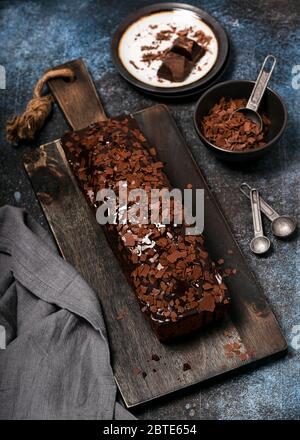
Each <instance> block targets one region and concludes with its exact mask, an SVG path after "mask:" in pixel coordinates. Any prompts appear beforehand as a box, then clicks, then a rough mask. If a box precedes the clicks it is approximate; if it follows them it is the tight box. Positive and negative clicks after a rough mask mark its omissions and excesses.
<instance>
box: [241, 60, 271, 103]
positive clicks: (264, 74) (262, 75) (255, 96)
mask: <svg viewBox="0 0 300 440" xmlns="http://www.w3.org/2000/svg"><path fill="white" fill-rule="evenodd" d="M269 60H272V64H271V66H270V69H269V70H267V69H266V64H267V62H268V61H269ZM275 64H276V58H275V57H274V55H268V56H267V57H266V58H265V60H264V62H263V65H262V67H261V69H260V72H259V75H258V77H257V80H256V82H255V85H254V87H253V90H252V93H251V96H250V98H249V100H248V102H247V105H246V108H248V109H250V110H254V111H255V112H257V110H258V107H259V104H260V101H261V99H262V97H263V94H264V93H265V90H266V88H267V85H268V82H269V80H270V78H271V75H272V72H273V70H274V67H275Z"/></svg>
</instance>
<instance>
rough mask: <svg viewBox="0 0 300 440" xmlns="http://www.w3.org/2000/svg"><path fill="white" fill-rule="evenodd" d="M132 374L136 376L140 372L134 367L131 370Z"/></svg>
mask: <svg viewBox="0 0 300 440" xmlns="http://www.w3.org/2000/svg"><path fill="white" fill-rule="evenodd" d="M132 372H133V374H134V375H135V376H138V375H139V374H141V372H142V370H141V369H140V368H138V367H134V368H133V369H132Z"/></svg>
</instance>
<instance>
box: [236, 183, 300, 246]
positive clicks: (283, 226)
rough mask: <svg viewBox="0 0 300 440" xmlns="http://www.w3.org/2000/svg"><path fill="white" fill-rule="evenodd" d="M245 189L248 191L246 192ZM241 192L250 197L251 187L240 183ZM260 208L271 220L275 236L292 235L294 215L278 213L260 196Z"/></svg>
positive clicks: (294, 223) (295, 224)
mask: <svg viewBox="0 0 300 440" xmlns="http://www.w3.org/2000/svg"><path fill="white" fill-rule="evenodd" d="M246 189H247V190H248V192H246ZM240 190H241V191H242V193H243V194H244V195H245V196H246V197H248V199H249V198H250V195H249V193H250V191H251V187H250V186H249V185H248V184H247V183H246V182H244V183H242V184H241V186H240ZM259 202H260V209H261V211H262V212H263V213H264V214H265V216H266V217H267V218H268V219H269V220H270V221H271V222H272V223H271V231H272V234H273V235H275V236H276V237H280V238H286V237H289V236H290V235H292V233H293V232H294V231H295V229H296V227H297V222H296V220H295V219H294V217H291V216H290V215H279V214H278V213H277V212H276V211H275V210H274V209H273V208H272V207H271V206H270V205H268V203H267V202H265V201H264V199H263V198H262V197H260V200H259Z"/></svg>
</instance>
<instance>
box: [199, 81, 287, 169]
mask: <svg viewBox="0 0 300 440" xmlns="http://www.w3.org/2000/svg"><path fill="white" fill-rule="evenodd" d="M253 86H254V81H243V80H232V81H225V82H222V83H219V84H216V85H215V86H213V87H211V88H210V89H208V90H207V91H206V92H204V93H203V95H202V96H201V97H200V99H199V100H198V102H197V104H196V109H195V113H194V124H195V127H196V130H197V133H198V135H199V137H200V139H201V140H202V142H203V144H204V145H205V146H206V147H207V148H209V149H210V150H211V151H213V153H214V154H215V155H216V156H217V157H218V158H219V159H223V160H226V161H230V162H246V161H249V160H252V159H258V158H259V157H261V156H263V155H264V154H265V153H267V152H268V151H270V150H271V148H272V147H274V145H275V144H276V143H277V142H278V140H279V139H280V138H281V136H282V134H283V132H284V129H285V127H286V123H287V110H286V106H285V104H284V102H283V101H282V99H281V98H280V96H279V95H277V93H275V92H274V91H273V90H271V89H269V88H267V89H266V91H265V93H264V96H263V99H262V102H261V104H260V107H259V112H260V113H265V114H266V115H267V116H268V118H269V119H270V122H271V124H270V128H269V130H268V133H267V135H266V141H267V143H266V145H264V146H263V147H260V148H256V149H255V150H247V151H230V150H226V149H225V148H220V147H217V146H216V145H213V144H212V143H210V142H209V141H208V140H207V139H206V138H205V137H204V135H203V133H202V127H201V121H202V119H203V117H204V116H206V115H207V114H208V113H209V111H210V109H211V108H212V107H213V106H214V105H215V104H216V103H217V102H219V101H220V99H221V98H222V97H225V98H233V99H237V98H246V99H248V97H249V96H250V95H251V92H252V89H253Z"/></svg>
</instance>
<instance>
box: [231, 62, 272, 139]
mask: <svg viewBox="0 0 300 440" xmlns="http://www.w3.org/2000/svg"><path fill="white" fill-rule="evenodd" d="M269 60H272V64H271V67H270V70H269V71H267V70H265V66H266V64H267V62H268V61H269ZM275 64H276V58H275V57H274V55H268V56H267V57H266V58H265V60H264V62H263V65H262V67H261V69H260V72H259V75H258V77H257V80H256V82H255V84H254V87H253V90H252V93H251V96H250V98H249V100H248V102H247V104H246V107H241V108H238V109H236V110H235V111H234V112H233V113H232V115H233V114H234V113H236V112H240V113H243V114H244V115H245V116H246V117H247V118H248V119H251V121H253V122H254V123H255V124H257V125H258V126H259V128H260V131H261V130H262V129H263V120H262V117H261V116H260V114H259V113H258V111H257V110H258V107H259V105H260V102H261V100H262V97H263V95H264V93H265V90H266V88H267V85H268V82H269V80H270V78H271V75H272V72H273V70H274V67H275ZM232 115H231V116H232Z"/></svg>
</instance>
